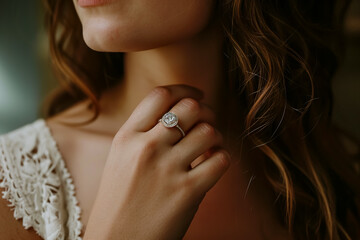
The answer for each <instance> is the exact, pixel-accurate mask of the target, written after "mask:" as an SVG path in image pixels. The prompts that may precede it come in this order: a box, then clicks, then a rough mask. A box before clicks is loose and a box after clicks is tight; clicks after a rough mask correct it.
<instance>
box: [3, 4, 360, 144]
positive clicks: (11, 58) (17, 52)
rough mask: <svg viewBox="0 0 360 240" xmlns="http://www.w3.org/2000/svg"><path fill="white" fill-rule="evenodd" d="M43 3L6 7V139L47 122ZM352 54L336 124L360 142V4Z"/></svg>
mask: <svg viewBox="0 0 360 240" xmlns="http://www.w3.org/2000/svg"><path fill="white" fill-rule="evenodd" d="M41 10H42V8H41V3H40V1H2V2H1V9H0V134H2V133H6V132H8V131H10V130H13V129H16V128H18V127H20V126H22V125H24V124H26V123H30V122H32V121H34V120H36V119H37V118H39V117H41V107H42V103H43V101H44V99H45V96H46V95H47V93H48V92H49V91H50V90H51V88H52V87H53V86H54V82H55V81H54V77H53V76H52V73H51V65H50V58H49V55H48V50H47V39H46V34H45V32H44V23H43V15H42V11H41ZM346 37H347V40H346V41H347V51H346V55H345V59H344V62H343V63H342V65H341V67H340V69H339V71H338V73H337V75H336V77H335V79H334V81H333V91H334V98H335V99H334V100H335V106H334V116H333V117H334V121H335V122H336V123H337V124H338V125H340V126H341V127H342V128H343V129H344V130H346V131H347V132H349V133H351V134H353V135H355V136H356V137H357V138H358V139H360V1H359V0H353V2H352V4H351V6H350V10H349V13H348V15H347V18H346Z"/></svg>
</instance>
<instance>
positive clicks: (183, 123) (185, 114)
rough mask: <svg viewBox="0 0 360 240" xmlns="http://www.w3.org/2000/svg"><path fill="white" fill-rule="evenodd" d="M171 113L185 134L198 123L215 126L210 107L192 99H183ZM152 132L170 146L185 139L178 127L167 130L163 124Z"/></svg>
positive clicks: (213, 115) (158, 125)
mask: <svg viewBox="0 0 360 240" xmlns="http://www.w3.org/2000/svg"><path fill="white" fill-rule="evenodd" d="M170 112H172V113H174V114H175V115H176V116H177V117H178V121H179V122H178V126H179V127H180V128H181V129H182V130H183V131H184V132H185V133H187V132H188V131H189V130H190V129H191V128H192V127H193V126H194V125H195V124H196V123H198V122H207V123H209V124H212V125H215V114H214V112H213V111H212V110H211V109H210V107H208V106H207V105H205V104H203V103H199V102H198V101H196V100H195V99H192V98H184V99H182V100H181V101H180V102H178V103H177V104H176V105H175V106H174V107H173V108H172V109H171V110H170ZM151 131H152V132H154V133H152V134H153V135H154V136H157V137H160V138H161V139H162V140H163V141H164V142H166V143H167V144H170V145H174V144H175V143H177V142H178V141H179V140H180V139H181V138H182V137H183V136H182V133H181V131H180V130H179V129H177V128H176V127H173V128H166V127H164V126H163V124H162V123H159V124H157V125H156V126H155V127H154V128H153V129H152V130H151Z"/></svg>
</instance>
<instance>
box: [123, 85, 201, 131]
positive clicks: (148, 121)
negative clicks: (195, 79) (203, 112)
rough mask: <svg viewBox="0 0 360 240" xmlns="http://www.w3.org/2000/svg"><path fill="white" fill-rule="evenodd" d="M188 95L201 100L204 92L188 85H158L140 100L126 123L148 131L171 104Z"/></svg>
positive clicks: (136, 128) (132, 127) (134, 127)
mask: <svg viewBox="0 0 360 240" xmlns="http://www.w3.org/2000/svg"><path fill="white" fill-rule="evenodd" d="M187 97H190V98H194V99H197V100H200V99H201V98H202V97H203V93H202V92H201V91H200V90H199V89H197V88H194V87H191V86H188V85H168V86H160V87H156V88H155V89H154V90H153V91H151V92H150V93H149V94H148V95H147V96H146V97H145V98H144V99H143V100H142V101H141V102H140V104H139V105H138V106H137V107H136V108H135V110H134V111H133V113H132V114H131V116H130V117H129V119H128V121H126V123H125V124H124V125H125V126H126V127H129V128H131V129H133V130H135V131H138V132H145V131H148V130H150V129H151V128H152V127H154V125H156V123H157V122H158V120H159V118H161V116H162V115H163V114H164V113H166V112H167V111H169V109H170V108H171V106H173V105H174V104H175V103H177V102H178V101H180V99H182V98H187Z"/></svg>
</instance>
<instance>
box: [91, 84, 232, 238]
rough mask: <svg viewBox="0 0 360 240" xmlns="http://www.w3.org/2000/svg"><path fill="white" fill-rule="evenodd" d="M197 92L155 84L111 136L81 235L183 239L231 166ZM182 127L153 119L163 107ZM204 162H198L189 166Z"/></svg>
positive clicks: (180, 86) (200, 94) (219, 136)
mask: <svg viewBox="0 0 360 240" xmlns="http://www.w3.org/2000/svg"><path fill="white" fill-rule="evenodd" d="M201 98H202V93H201V92H200V91H199V90H197V89H195V88H192V87H189V86H185V85H172V86H166V87H157V88H155V89H154V90H153V91H152V92H151V93H150V94H149V95H148V96H147V97H146V98H145V99H144V100H143V101H142V102H141V103H140V104H139V105H138V106H137V107H136V109H135V110H134V112H133V113H132V115H131V116H130V118H129V119H128V120H127V122H126V123H125V124H124V125H123V126H122V127H121V129H120V130H119V131H118V133H117V134H116V136H115V137H114V139H113V144H112V147H111V150H110V153H109V156H108V159H107V162H106V165H105V168H104V172H103V176H102V180H101V184H100V189H99V191H98V194H97V198H96V201H95V204H94V207H93V209H92V212H91V215H90V219H89V222H88V225H87V229H86V232H85V236H84V239H87V240H89V239H91V240H95V239H96V240H101V239H120V240H122V239H131V240H136V239H141V240H144V239H147V240H151V239H154V240H155V239H156V240H159V239H166V240H168V239H181V238H182V237H183V236H184V234H185V233H186V231H187V228H188V227H189V225H190V223H191V220H192V219H193V217H194V215H195V213H196V211H197V209H198V206H199V204H200V202H201V201H202V199H203V198H204V196H205V194H206V192H207V191H208V190H209V189H210V188H211V187H212V186H214V185H215V183H216V182H217V181H218V180H219V178H220V177H221V176H222V175H223V174H224V173H225V171H226V169H227V168H228V165H229V161H230V159H229V155H228V153H227V152H226V151H225V150H223V149H221V144H222V137H221V134H220V133H219V132H218V131H217V130H216V129H215V128H214V127H212V125H213V124H214V119H215V116H214V113H213V112H212V111H211V110H210V109H209V108H208V107H206V106H205V105H203V104H201V103H199V100H200V99H201ZM169 109H170V112H173V113H175V114H176V115H177V116H178V118H179V126H180V127H181V128H182V129H183V130H184V131H185V133H186V136H185V137H184V138H183V137H182V135H181V132H180V131H179V130H178V129H177V128H166V127H164V126H163V124H162V123H161V122H158V120H159V119H160V118H161V117H162V116H163V114H165V113H166V112H168V111H169ZM200 158H201V159H205V160H204V161H202V162H201V163H200V164H198V165H197V166H196V167H194V168H192V167H191V163H192V162H193V161H194V160H195V159H197V160H199V159H200Z"/></svg>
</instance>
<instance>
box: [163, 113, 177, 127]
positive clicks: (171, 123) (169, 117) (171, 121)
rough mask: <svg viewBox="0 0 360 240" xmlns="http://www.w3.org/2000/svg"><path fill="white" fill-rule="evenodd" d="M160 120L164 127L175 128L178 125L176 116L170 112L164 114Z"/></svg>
mask: <svg viewBox="0 0 360 240" xmlns="http://www.w3.org/2000/svg"><path fill="white" fill-rule="evenodd" d="M161 120H162V122H163V124H164V126H165V127H175V126H176V124H178V118H177V116H176V115H175V114H174V113H171V112H168V113H165V114H164V116H163V117H162V119H161Z"/></svg>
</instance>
